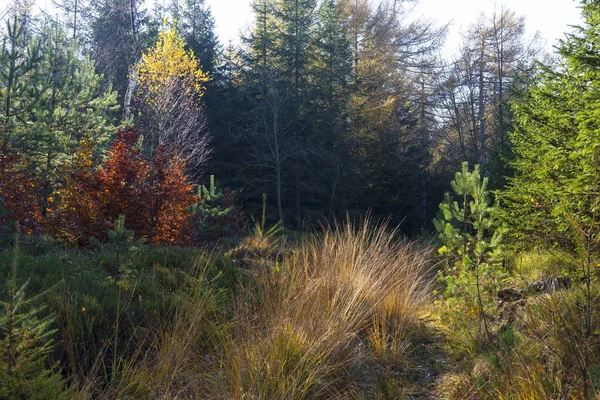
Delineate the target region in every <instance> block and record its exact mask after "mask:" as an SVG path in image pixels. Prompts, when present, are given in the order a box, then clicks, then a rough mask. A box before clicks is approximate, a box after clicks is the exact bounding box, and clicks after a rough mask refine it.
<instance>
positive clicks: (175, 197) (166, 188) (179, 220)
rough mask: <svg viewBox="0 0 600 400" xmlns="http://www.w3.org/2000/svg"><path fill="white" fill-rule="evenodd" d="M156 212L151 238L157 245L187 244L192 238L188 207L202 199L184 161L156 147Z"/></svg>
mask: <svg viewBox="0 0 600 400" xmlns="http://www.w3.org/2000/svg"><path fill="white" fill-rule="evenodd" d="M152 166H153V170H154V182H153V183H154V184H153V188H154V190H155V192H156V193H155V205H154V206H155V211H154V215H153V217H154V229H153V231H152V236H151V241H152V242H154V243H156V244H177V245H184V244H189V243H190V242H191V241H192V237H193V225H192V221H191V217H192V214H191V210H190V208H191V207H192V205H193V204H194V203H199V202H200V201H201V199H200V198H199V197H198V195H196V194H195V193H194V185H192V184H191V183H190V182H189V179H188V177H187V175H186V172H185V169H186V163H185V160H183V159H181V158H178V157H173V156H170V155H169V154H168V152H167V151H166V150H165V149H163V148H159V149H158V152H157V154H156V157H155V158H154V160H153V161H152Z"/></svg>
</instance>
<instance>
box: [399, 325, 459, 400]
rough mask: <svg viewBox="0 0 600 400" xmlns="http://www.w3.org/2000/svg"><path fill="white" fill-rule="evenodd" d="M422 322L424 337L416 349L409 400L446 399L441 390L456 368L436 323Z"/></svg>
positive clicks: (417, 343)
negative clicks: (448, 376) (448, 375)
mask: <svg viewBox="0 0 600 400" xmlns="http://www.w3.org/2000/svg"><path fill="white" fill-rule="evenodd" d="M421 322H422V324H423V336H422V337H421V338H420V339H419V340H418V341H417V342H416V346H415V348H414V353H413V360H414V361H415V362H416V365H415V368H414V371H415V372H414V377H413V382H414V384H413V387H412V388H411V391H410V395H409V397H408V399H414V400H417V399H432V400H442V399H445V398H446V397H445V396H444V393H443V390H442V389H441V388H442V386H443V383H444V380H445V378H446V377H447V374H449V373H451V372H452V371H453V370H454V368H455V366H454V365H453V363H452V362H451V361H450V359H449V355H448V354H449V352H448V344H447V342H446V339H445V337H444V335H443V333H442V332H441V331H440V330H439V329H438V328H437V327H436V325H435V321H433V320H432V319H431V318H427V317H425V318H422V320H421Z"/></svg>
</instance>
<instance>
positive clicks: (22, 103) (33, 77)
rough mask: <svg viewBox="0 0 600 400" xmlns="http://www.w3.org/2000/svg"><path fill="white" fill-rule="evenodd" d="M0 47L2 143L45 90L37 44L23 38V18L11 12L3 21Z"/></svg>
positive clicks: (24, 29)
mask: <svg viewBox="0 0 600 400" xmlns="http://www.w3.org/2000/svg"><path fill="white" fill-rule="evenodd" d="M6 28H7V32H6V35H5V36H3V38H2V48H1V49H0V101H1V109H0V123H1V124H2V125H1V127H0V129H1V130H2V131H1V132H0V134H1V137H0V139H1V141H2V146H6V145H7V144H8V143H10V142H11V141H13V140H15V135H16V131H15V127H16V125H17V123H18V122H24V121H26V120H27V117H28V113H29V111H31V109H32V108H33V107H34V106H35V105H36V104H37V102H38V100H39V98H40V94H41V93H42V92H43V89H44V85H45V82H44V79H43V76H42V75H41V74H40V72H39V64H40V62H41V60H42V56H41V54H40V49H39V44H38V43H37V42H36V41H29V40H28V39H27V38H26V28H27V23H26V18H25V15H24V14H19V13H14V14H13V15H12V17H11V18H9V19H8V20H7V22H6Z"/></svg>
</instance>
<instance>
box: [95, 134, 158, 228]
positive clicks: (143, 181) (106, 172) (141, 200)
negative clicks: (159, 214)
mask: <svg viewBox="0 0 600 400" xmlns="http://www.w3.org/2000/svg"><path fill="white" fill-rule="evenodd" d="M138 138H139V134H138V133H137V132H135V131H134V130H133V129H125V130H122V131H121V132H119V135H118V136H117V139H116V140H115V141H114V143H113V147H112V149H111V150H110V151H109V152H108V157H107V159H106V161H105V163H104V165H102V166H100V168H98V170H97V172H96V179H97V180H98V194H97V195H98V199H99V202H100V204H101V208H102V211H103V218H104V219H106V220H108V221H110V222H113V221H115V220H116V219H117V218H119V215H121V214H123V215H125V225H126V227H127V229H133V230H134V231H135V232H136V234H137V236H138V237H145V238H148V237H149V236H150V235H151V229H152V214H151V212H152V205H153V203H154V202H155V201H156V199H155V194H154V193H153V190H152V175H153V171H152V167H151V166H150V165H149V164H148V162H146V161H145V160H144V158H143V156H142V153H141V152H140V150H139V149H138V148H137V147H136V144H137V141H138ZM106 233H108V232H106ZM104 238H105V237H104V235H102V237H101V239H104Z"/></svg>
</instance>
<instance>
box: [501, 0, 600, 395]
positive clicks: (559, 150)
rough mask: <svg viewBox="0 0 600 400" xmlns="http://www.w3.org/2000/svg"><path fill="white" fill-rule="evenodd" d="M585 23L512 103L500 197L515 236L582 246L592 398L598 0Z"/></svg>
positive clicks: (583, 356) (585, 379)
mask: <svg viewBox="0 0 600 400" xmlns="http://www.w3.org/2000/svg"><path fill="white" fill-rule="evenodd" d="M581 4H582V15H583V19H584V23H583V25H582V26H578V27H577V28H576V30H575V32H574V33H573V34H571V35H569V36H568V38H567V39H566V40H563V41H561V42H560V44H559V46H558V50H559V55H560V59H559V62H558V65H556V66H553V67H550V66H543V65H540V66H539V67H538V71H537V76H536V77H535V78H534V82H533V84H532V85H531V86H530V88H529V89H528V91H527V92H526V93H525V95H524V96H523V98H522V100H521V101H520V102H518V103H514V104H513V112H514V114H515V117H516V128H515V132H514V133H513V134H512V136H511V139H512V142H513V144H514V151H515V154H516V158H515V161H514V163H513V167H514V169H515V177H514V178H512V179H511V180H510V181H509V188H508V190H507V192H506V193H505V194H504V196H503V200H504V201H505V203H506V204H507V205H508V206H509V208H510V210H509V214H508V216H507V217H508V218H507V219H508V221H509V222H510V223H512V224H513V226H515V228H516V229H515V231H517V232H519V233H520V235H519V237H520V238H523V239H524V238H527V239H529V240H531V239H537V240H538V241H541V242H543V243H546V244H548V243H553V244H554V245H556V246H560V247H564V248H567V249H569V250H571V249H574V248H575V249H577V250H578V252H579V254H580V262H579V266H578V267H579V268H578V270H579V275H580V278H582V279H583V280H584V282H585V287H584V297H585V300H584V301H583V313H582V314H583V315H582V324H581V333H580V339H581V343H580V346H581V349H582V352H581V353H580V354H579V353H578V356H579V360H578V361H579V364H580V366H581V395H582V397H583V398H586V399H587V398H590V388H589V382H590V380H591V376H590V374H591V372H590V369H589V362H590V352H591V351H592V349H591V346H590V341H591V337H592V335H593V326H594V323H595V321H593V320H592V317H593V314H592V310H591V307H592V304H593V301H594V299H592V286H593V285H595V284H596V282H597V278H596V275H597V274H596V265H595V262H593V261H592V260H593V259H594V257H596V256H597V254H598V251H599V250H600V248H599V246H598V243H599V242H600V229H599V226H600V225H599V224H598V222H599V221H600V129H599V123H598V121H600V69H599V68H598V66H600V38H599V37H598V31H599V30H600V2H599V1H598V0H584V1H582V3H581Z"/></svg>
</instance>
